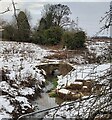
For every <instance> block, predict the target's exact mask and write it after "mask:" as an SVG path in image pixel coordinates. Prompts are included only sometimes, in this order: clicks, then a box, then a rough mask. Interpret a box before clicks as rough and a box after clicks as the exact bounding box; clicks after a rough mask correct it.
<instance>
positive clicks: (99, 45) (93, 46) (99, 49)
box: [87, 41, 110, 57]
mask: <svg viewBox="0 0 112 120" xmlns="http://www.w3.org/2000/svg"><path fill="white" fill-rule="evenodd" d="M109 46H110V43H109V42H94V41H93V42H92V41H91V43H89V45H87V47H88V49H89V51H90V52H91V53H95V54H96V56H97V57H98V56H101V55H103V54H107V53H108V52H109V51H108V47H109Z"/></svg>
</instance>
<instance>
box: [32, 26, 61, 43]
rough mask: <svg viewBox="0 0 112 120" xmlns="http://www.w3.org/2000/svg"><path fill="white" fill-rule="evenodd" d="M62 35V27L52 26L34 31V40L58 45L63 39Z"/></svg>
mask: <svg viewBox="0 0 112 120" xmlns="http://www.w3.org/2000/svg"><path fill="white" fill-rule="evenodd" d="M61 37H62V29H61V28H60V27H51V28H49V29H47V30H42V31H36V32H35V33H34V41H35V43H39V44H46V45H57V44H58V43H59V42H60V41H61Z"/></svg>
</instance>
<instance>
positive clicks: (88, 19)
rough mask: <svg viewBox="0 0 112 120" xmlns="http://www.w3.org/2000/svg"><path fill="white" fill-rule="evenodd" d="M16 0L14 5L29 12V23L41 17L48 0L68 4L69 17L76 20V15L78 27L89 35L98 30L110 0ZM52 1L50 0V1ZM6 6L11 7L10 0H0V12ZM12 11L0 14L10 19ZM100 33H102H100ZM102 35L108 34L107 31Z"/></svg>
mask: <svg viewBox="0 0 112 120" xmlns="http://www.w3.org/2000/svg"><path fill="white" fill-rule="evenodd" d="M14 1H15V2H17V5H16V7H17V8H19V9H21V10H25V9H26V10H27V11H29V12H30V14H31V18H32V19H31V25H33V26H34V25H36V23H37V21H38V20H40V18H41V11H42V9H43V6H44V5H45V4H47V3H48V2H49V3H50V4H55V3H61V4H65V5H68V6H69V8H70V10H71V12H72V14H71V18H72V19H73V20H76V18H77V17H78V20H79V27H81V28H83V29H84V30H85V31H86V32H87V34H88V35H89V36H93V35H94V34H95V33H96V32H97V31H99V29H100V26H101V24H99V21H100V19H101V17H102V16H104V15H105V12H106V11H108V10H109V5H110V1H111V0H41V2H39V1H40V0H38V2H37V0H14ZM51 1H52V2H51ZM68 1H69V2H68ZM7 6H10V9H12V7H11V0H2V1H0V12H2V11H4V10H5V9H6V8H7ZM12 15H13V11H11V12H8V13H6V14H4V15H0V17H3V18H4V19H6V20H8V21H10V20H11V19H12ZM101 35H102V34H101ZM104 35H108V36H110V35H109V33H108V34H107V32H105V33H104Z"/></svg>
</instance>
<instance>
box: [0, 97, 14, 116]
mask: <svg viewBox="0 0 112 120" xmlns="http://www.w3.org/2000/svg"><path fill="white" fill-rule="evenodd" d="M13 110H14V107H13V106H12V105H11V104H10V101H9V100H8V99H7V96H0V111H2V112H3V113H4V111H5V112H8V113H11V112H12V111H13ZM0 116H1V112H0Z"/></svg>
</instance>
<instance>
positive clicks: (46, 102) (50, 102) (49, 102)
mask: <svg viewBox="0 0 112 120" xmlns="http://www.w3.org/2000/svg"><path fill="white" fill-rule="evenodd" d="M52 88H53V84H52V82H49V83H48V85H46V86H45V88H43V92H42V93H41V97H38V98H37V99H35V100H34V101H33V102H32V105H34V106H35V111H38V110H43V109H47V108H50V107H54V106H57V105H58V104H57V102H56V98H55V97H50V96H49V94H48V93H47V91H49V90H51V89H52ZM44 115H45V112H43V113H38V114H35V115H33V116H31V117H30V118H42V117H43V116H44Z"/></svg>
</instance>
